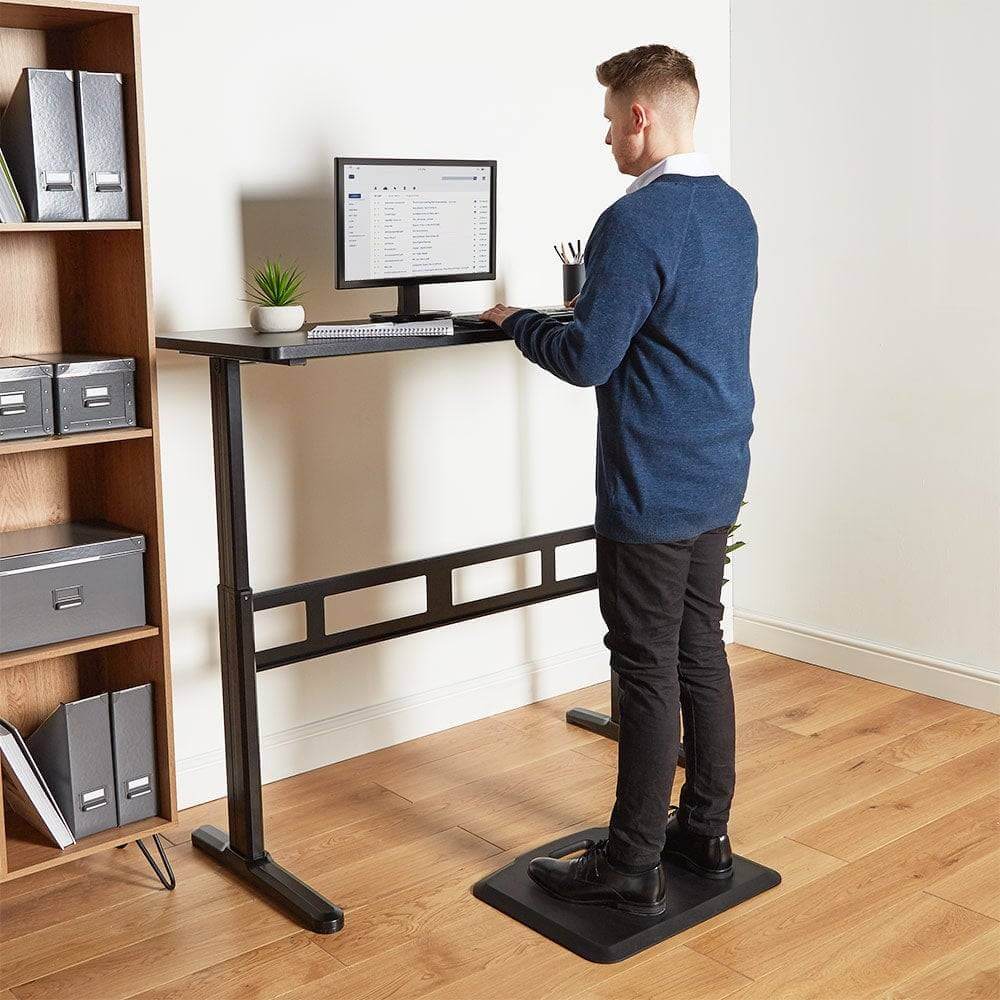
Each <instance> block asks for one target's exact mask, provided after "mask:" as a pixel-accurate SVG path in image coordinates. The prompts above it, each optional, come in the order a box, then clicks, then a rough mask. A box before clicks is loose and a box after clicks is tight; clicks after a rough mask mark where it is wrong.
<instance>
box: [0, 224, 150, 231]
mask: <svg viewBox="0 0 1000 1000" xmlns="http://www.w3.org/2000/svg"><path fill="white" fill-rule="evenodd" d="M120 229H142V223H141V222H2V223H0V233H86V232H95V233H97V232H108V231H109V230H110V231H114V230H120Z"/></svg>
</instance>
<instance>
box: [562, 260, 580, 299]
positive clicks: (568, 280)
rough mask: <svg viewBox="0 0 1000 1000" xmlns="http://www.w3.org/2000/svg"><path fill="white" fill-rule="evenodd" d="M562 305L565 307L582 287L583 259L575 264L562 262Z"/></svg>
mask: <svg viewBox="0 0 1000 1000" xmlns="http://www.w3.org/2000/svg"><path fill="white" fill-rule="evenodd" d="M562 269H563V305H564V306H566V307H567V308H568V307H569V304H570V303H571V302H572V301H573V299H575V298H576V297H577V296H578V295H579V294H580V291H581V289H582V288H583V278H584V271H583V261H580V262H579V263H577V264H563V266H562Z"/></svg>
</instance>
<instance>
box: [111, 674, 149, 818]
mask: <svg viewBox="0 0 1000 1000" xmlns="http://www.w3.org/2000/svg"><path fill="white" fill-rule="evenodd" d="M110 697H111V746H112V749H113V752H114V761H115V798H116V800H117V802H118V825H119V826H124V825H125V824H126V823H135V822H136V821H137V820H140V819H149V818H150V817H152V816H156V815H158V812H159V802H158V795H157V788H156V744H155V735H154V730H153V685H152V684H141V685H139V687H133V688H127V689H126V690H124V691H112V692H111V696H110Z"/></svg>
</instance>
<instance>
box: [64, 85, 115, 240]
mask: <svg viewBox="0 0 1000 1000" xmlns="http://www.w3.org/2000/svg"><path fill="white" fill-rule="evenodd" d="M75 77H76V79H75V83H76V121H77V127H78V128H79V130H80V170H81V173H82V175H83V214H84V218H86V219H89V220H91V221H94V220H98V219H104V220H112V219H118V220H124V219H127V218H128V181H127V178H126V174H127V165H126V163H125V101H124V96H123V91H124V83H123V81H122V75H121V73H90V72H88V71H86V70H82V69H80V70H77V71H76V74H75Z"/></svg>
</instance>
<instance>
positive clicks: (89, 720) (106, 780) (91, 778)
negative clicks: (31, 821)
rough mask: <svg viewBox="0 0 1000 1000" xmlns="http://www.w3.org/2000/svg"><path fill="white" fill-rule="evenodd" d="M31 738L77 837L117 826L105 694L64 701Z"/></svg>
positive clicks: (34, 752)
mask: <svg viewBox="0 0 1000 1000" xmlns="http://www.w3.org/2000/svg"><path fill="white" fill-rule="evenodd" d="M26 742H27V744H28V750H29V751H30V752H31V756H32V757H34V758H35V763H36V764H37V765H38V769H39V770H40V771H41V772H42V775H43V777H44V778H45V783H46V784H47V785H48V786H49V790H50V791H51V792H52V797H53V798H54V799H55V800H56V803H57V804H58V806H59V810H60V812H62V814H63V818H64V819H65V820H66V824H67V825H68V826H69V828H70V830H72V832H73V836H74V837H76V839H77V840H81V839H82V838H83V837H89V836H90V835H91V834H94V833H100V832H101V831H102V830H110V829H112V828H113V827H116V826H117V825H118V809H117V804H116V801H115V769H114V759H113V756H112V751H111V717H110V713H109V711H108V696H107V695H106V694H97V695H94V696H93V697H92V698H81V699H80V701H71V702H65V703H63V704H62V705H60V706H59V707H58V708H57V709H56V710H55V711H54V712H53V713H52V714H51V715H50V716H49V717H48V718H47V719H46V720H45V721H44V722H43V723H42V724H41V725H40V726H39V727H38V728H37V729H36V730H35V731H34V732H33V733H32V734H31V735H30V736H29V737H28V739H27V741H26Z"/></svg>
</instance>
